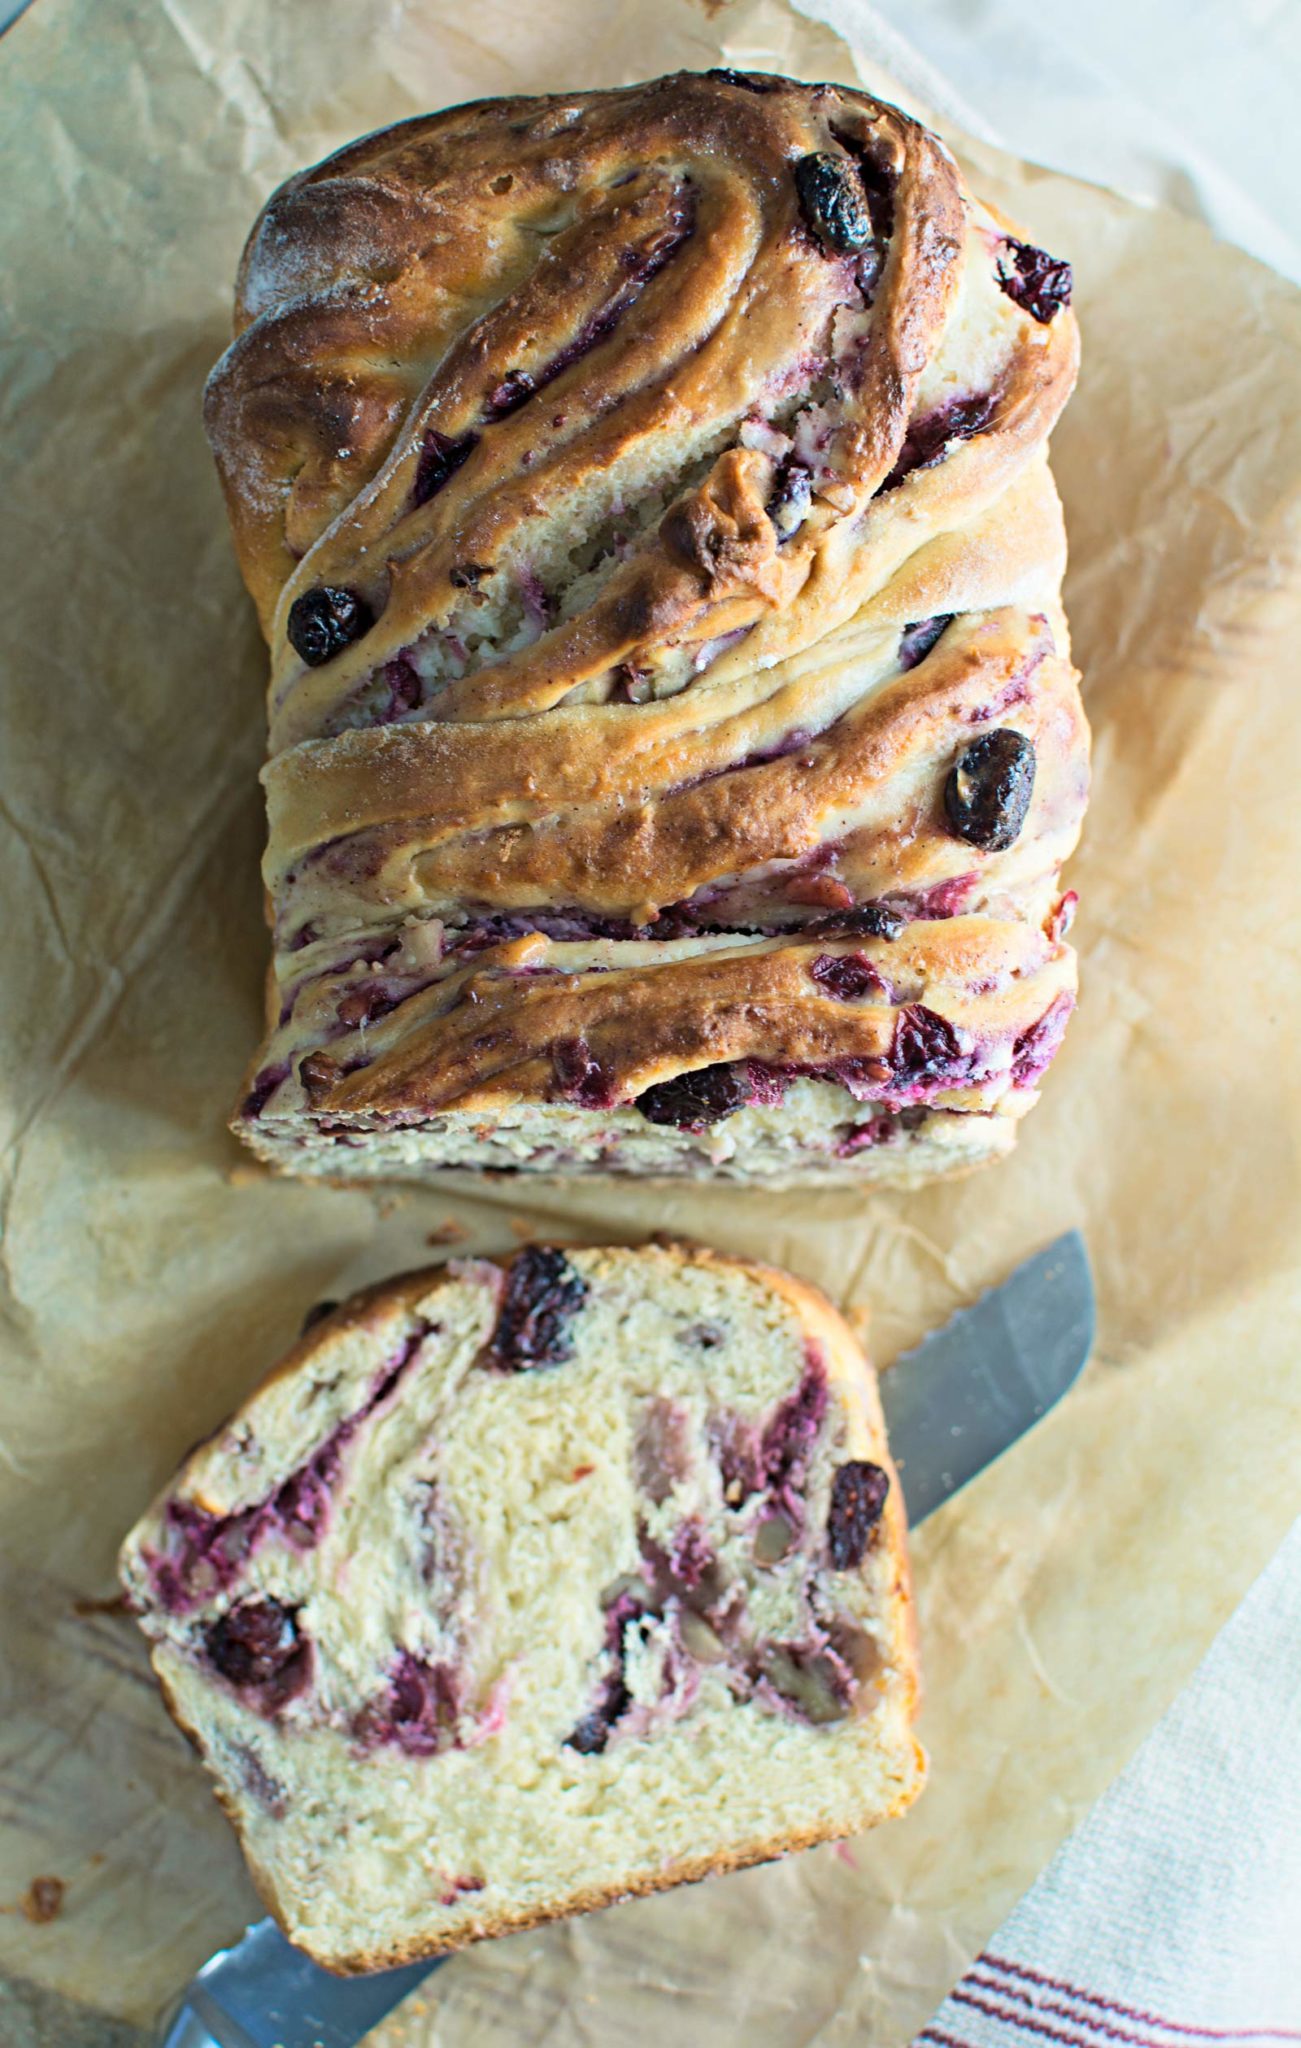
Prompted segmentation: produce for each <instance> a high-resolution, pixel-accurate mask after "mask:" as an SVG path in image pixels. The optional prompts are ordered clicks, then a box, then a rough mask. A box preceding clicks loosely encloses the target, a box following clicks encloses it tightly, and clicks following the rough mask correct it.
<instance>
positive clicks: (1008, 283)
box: [998, 235, 1073, 327]
mask: <svg viewBox="0 0 1301 2048" xmlns="http://www.w3.org/2000/svg"><path fill="white" fill-rule="evenodd" d="M1003 247H1004V249H1005V250H1006V251H1007V255H1006V256H1001V255H1000V257H999V259H998V282H999V284H1000V286H1001V287H1002V289H1003V290H1004V291H1005V292H1006V293H1007V296H1008V297H1009V299H1014V300H1015V302H1016V304H1017V305H1018V306H1020V308H1021V310H1022V312H1024V313H1028V314H1029V315H1030V317H1031V319H1032V320H1037V321H1038V322H1039V324H1040V326H1041V327H1046V326H1047V325H1048V322H1049V321H1050V320H1051V319H1052V318H1053V316H1054V314H1056V313H1060V312H1061V309H1062V307H1063V306H1069V305H1070V303H1071V286H1072V283H1073V279H1072V276H1071V266H1070V264H1069V263H1066V262H1064V261H1063V260H1062V258H1061V257H1060V256H1050V255H1049V254H1048V252H1047V250H1046V249H1034V248H1032V247H1031V246H1030V244H1029V242H1018V241H1017V240H1016V238H1015V237H1014V236H1012V235H1007V236H1005V237H1004V241H1003ZM1009 259H1010V260H1009Z"/></svg>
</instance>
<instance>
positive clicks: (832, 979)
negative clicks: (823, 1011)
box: [809, 953, 885, 1003]
mask: <svg viewBox="0 0 1301 2048" xmlns="http://www.w3.org/2000/svg"><path fill="white" fill-rule="evenodd" d="M809 973H810V974H811V975H812V976H813V979H814V981H816V982H817V983H818V985H819V987H820V988H824V989H825V990H826V991H827V994H828V995H829V996H833V997H834V998H835V1000H836V1002H838V1003H856V1002H859V1001H861V999H862V998H863V997H864V996H879V995H883V994H884V992H885V984H884V982H883V981H882V980H881V977H880V975H879V974H878V973H877V971H876V969H875V967H873V965H872V963H871V961H870V960H865V959H864V958H863V955H862V954H861V953H819V955H818V957H817V959H816V960H815V961H814V962H813V965H812V966H811V967H810V969H809Z"/></svg>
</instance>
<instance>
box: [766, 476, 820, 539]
mask: <svg viewBox="0 0 1301 2048" xmlns="http://www.w3.org/2000/svg"><path fill="white" fill-rule="evenodd" d="M812 503H813V475H812V472H811V471H810V470H808V469H807V468H806V467H805V465H804V464H803V463H802V462H795V461H794V460H792V458H791V457H790V456H789V455H788V456H787V458H786V460H785V461H784V462H783V463H782V465H781V468H780V469H779V470H778V472H777V477H776V483H775V488H774V490H773V494H772V497H771V498H770V499H769V501H768V517H769V518H770V519H771V521H772V523H773V525H774V526H775V527H776V529H777V538H778V539H779V540H789V539H790V537H791V535H792V534H793V533H795V532H797V531H798V529H799V528H800V527H801V526H803V524H804V521H805V520H806V519H807V518H808V516H809V506H810V505H811V504H812Z"/></svg>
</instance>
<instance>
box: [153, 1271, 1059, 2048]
mask: <svg viewBox="0 0 1301 2048" xmlns="http://www.w3.org/2000/svg"><path fill="white" fill-rule="evenodd" d="M1092 1344H1093V1276H1092V1274H1091V1273H1090V1271H1089V1259H1088V1253H1087V1252H1086V1251H1085V1248H1084V1240H1083V1238H1082V1237H1081V1236H1080V1233H1079V1231H1078V1230H1071V1231H1068V1232H1067V1233H1066V1235H1065V1236H1064V1237H1059V1238H1058V1239H1057V1240H1056V1242H1055V1243H1054V1244H1050V1245H1049V1246H1048V1247H1047V1248H1046V1250H1044V1251H1041V1252H1036V1253H1035V1255H1034V1257H1033V1258H1030V1259H1027V1260H1026V1261H1025V1262H1024V1264H1023V1265H1020V1266H1018V1267H1017V1269H1016V1271H1015V1272H1014V1273H1013V1274H1012V1275H1011V1276H1010V1277H1009V1278H1008V1279H1007V1280H1005V1281H1004V1282H1003V1283H1002V1285H1001V1286H1000V1287H994V1288H991V1289H990V1291H989V1293H988V1294H984V1295H982V1296H981V1298H980V1300H979V1301H976V1302H974V1303H973V1304H972V1306H971V1307H970V1308H964V1309H959V1311H958V1313H957V1314H956V1315H955V1316H953V1317H951V1318H950V1320H949V1321H948V1322H947V1323H945V1325H944V1327H943V1328H942V1329H939V1330H935V1331H932V1333H931V1335H930V1336H929V1337H925V1338H923V1340H922V1342H921V1343H920V1344H919V1345H917V1347H916V1349H915V1350H913V1351H909V1352H905V1353H904V1355H903V1357H902V1358H901V1359H898V1360H896V1361H895V1364H894V1365H892V1366H891V1367H890V1370H889V1371H888V1372H887V1373H885V1374H884V1375H883V1377H882V1381H881V1400H882V1404H883V1406H884V1408H885V1416H886V1427H887V1430H888V1433H889V1438H890V1451H891V1455H892V1456H893V1458H894V1461H895V1464H896V1466H897V1467H898V1470H899V1478H900V1481H901V1483H902V1485H903V1496H904V1502H905V1505H906V1506H907V1509H908V1521H909V1524H910V1525H911V1526H912V1527H913V1528H916V1526H917V1524H918V1523H919V1522H922V1521H924V1520H925V1518H926V1516H927V1515H929V1514H932V1513H933V1512H934V1510H935V1509H936V1508H938V1507H940V1506H941V1505H942V1504H943V1503H944V1502H945V1501H946V1500H949V1499H951V1498H952V1496H953V1495H954V1494H955V1493H957V1491H958V1490H959V1488H960V1487H963V1486H965V1485H966V1484H967V1482H968V1480H970V1479H974V1478H975V1476H976V1474H977V1473H978V1472H983V1471H984V1469H985V1467H986V1466H987V1465H991V1464H992V1463H993V1462H994V1460H995V1458H998V1457H1001V1456H1002V1454H1003V1452H1004V1451H1006V1450H1007V1449H1009V1448H1010V1446H1011V1445H1012V1444H1014V1443H1015V1442H1016V1441H1017V1439H1018V1437H1021V1436H1024V1435H1025V1432H1026V1431H1027V1430H1028V1429H1032V1428H1033V1427H1034V1424H1035V1423H1036V1422H1038V1421H1039V1419H1040V1417H1041V1416H1044V1415H1046V1414H1047V1413H1048V1410H1049V1409H1050V1408H1051V1407H1052V1406H1053V1405H1054V1403H1056V1402H1057V1401H1060V1400H1061V1398H1062V1395H1063V1394H1065V1393H1066V1392H1067V1391H1068V1389H1069V1388H1070V1387H1071V1386H1072V1385H1073V1384H1074V1382H1075V1380H1076V1378H1077V1377H1078V1375H1079V1373H1080V1371H1081V1369H1082V1367H1083V1365H1084V1362H1085V1360H1086V1359H1087V1357H1088V1355H1089V1351H1090V1349H1091V1347H1092ZM901 1367H902V1368H903V1369H902V1370H900V1368H901ZM450 1960H451V1958H450V1957H448V1956H437V1957H435V1958H434V1959H433V1960H432V1961H425V1962H419V1963H408V1964H407V1965H406V1966H405V1967H404V1968H403V1969H400V1970H381V1971H377V1972H376V1973H374V1974H373V1975H371V1976H368V1977H333V1976H331V1975H330V1973H329V1971H328V1970H322V1969H320V1968H319V1967H318V1965H317V1964H315V1963H314V1962H312V1961H311V1960H310V1958H309V1957H307V1956H305V1955H302V1954H300V1952H299V1951H298V1950H297V1949H296V1948H292V1947H291V1946H290V1944H289V1943H288V1942H287V1941H286V1940H285V1937H284V1935H283V1934H282V1933H281V1932H280V1929H279V1928H278V1927H277V1926H276V1924H275V1922H274V1921H273V1920H259V1921H258V1922H257V1924H256V1925H255V1926H253V1927H250V1928H249V1929H248V1930H247V1932H246V1933H245V1934H244V1936H243V1938H242V1939H241V1940H239V1941H237V1942H236V1943H235V1945H234V1947H233V1948H228V1949H219V1950H218V1951H217V1953H216V1954H215V1955H214V1956H211V1957H210V1958H209V1960H208V1961H207V1962H206V1963H205V1964H204V1966H203V1968H202V1969H201V1970H200V1971H199V1973H198V1975H197V1976H196V1977H195V1978H194V1979H193V1980H192V1982H191V1983H190V1984H189V1985H188V1986H187V1987H186V1989H185V1990H184V1992H182V1994H181V1997H180V2000H179V2002H178V2003H177V2004H175V2005H174V2006H173V2007H172V2008H171V2010H170V2016H169V2017H168V2018H167V2019H166V2020H165V2021H164V2024H163V2027H162V2030H161V2032H160V2033H159V2035H158V2048H356V2044H357V2043H358V2042H359V2041H361V2040H362V2038H363V2036H364V2035H366V2034H367V2033H369V2031H370V2029H371V2028H372V2027H377V2026H378V2025H379V2023H380V2021H381V2020H382V2019H383V2018H384V2017H385V2015H386V2014H387V2013H389V2012H391V2011H392V2009H393V2007H394V2006H395V2005H397V2004H398V2002H399V2001H400V2000H401V1999H403V1998H405V1997H406V1996H407V1994H408V1993H409V1992H411V1991H414V1990H415V1988H416V1986H417V1984H420V1983H423V1982H424V1980H425V1979H426V1978H427V1977H428V1976H429V1975H430V1974H431V1972H432V1971H434V1970H436V1969H438V1967H439V1965H440V1964H441V1963H443V1962H448V1961H450Z"/></svg>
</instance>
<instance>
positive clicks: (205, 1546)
mask: <svg viewBox="0 0 1301 2048" xmlns="http://www.w3.org/2000/svg"><path fill="white" fill-rule="evenodd" d="M428 1334H429V1331H428V1328H427V1326H426V1325H425V1324H423V1323H422V1324H421V1325H420V1326H419V1328H418V1329H417V1330H416V1331H415V1332H414V1333H413V1334H412V1335H411V1336H410V1337H409V1338H408V1339H407V1341H406V1343H405V1344H404V1345H403V1346H402V1349H401V1350H400V1351H399V1352H398V1353H397V1355H396V1356H395V1357H394V1358H392V1359H390V1360H389V1362H388V1364H387V1365H386V1366H385V1367H384V1369H383V1372H382V1373H381V1374H380V1375H379V1377H378V1379H377V1380H376V1381H375V1382H374V1383H373V1385H372V1388H371V1391H370V1394H369V1396H368V1398H367V1400H366V1402H365V1403H364V1405H363V1406H362V1407H361V1408H359V1409H358V1411H357V1413H356V1414H355V1415H349V1416H347V1417H345V1419H344V1420H343V1421H342V1422H341V1423H340V1424H339V1425H338V1427H337V1428H336V1429H334V1430H332V1431H331V1433H330V1435H329V1436H328V1437H327V1438H326V1439H325V1441H324V1443H322V1444H321V1445H319V1446H318V1448H317V1449H316V1450H315V1451H314V1452H313V1453H312V1455H311V1457H310V1458H308V1459H306V1460H305V1462H304V1463H303V1464H302V1465H300V1466H299V1467H298V1469H297V1470H296V1471H294V1472H291V1473H290V1475H289V1477H288V1478H287V1479H285V1480H283V1481H282V1482H281V1484H280V1485H279V1486H278V1487H277V1488H276V1490H275V1492H274V1493H273V1494H271V1495H270V1496H269V1498H268V1499H266V1500H264V1501H260V1502H258V1503H257V1504H256V1505H255V1506H253V1507H248V1508H241V1509H240V1510H239V1512H238V1513H236V1514H233V1515H210V1514H208V1513H207V1512H206V1511H205V1510H204V1509H203V1508H198V1507H196V1506H195V1505H194V1503H193V1501H185V1500H171V1501H169V1502H168V1504H167V1508H166V1512H165V1514H164V1517H163V1532H164V1548H163V1549H162V1551H146V1552H145V1554H144V1561H145V1564H146V1566H147V1567H148V1571H149V1577H150V1581H151V1585H152V1589H153V1594H154V1598H155V1599H156V1600H157V1602H158V1604H159V1606H160V1607H162V1608H164V1609H165V1610H166V1611H167V1612H168V1613H169V1614H186V1613H188V1612H189V1611H190V1610H191V1609H192V1608H194V1607H197V1606H199V1605H200V1604H201V1603H202V1602H203V1601H204V1600H207V1599H210V1598H211V1597H212V1596H213V1595H214V1594H217V1593H224V1592H225V1591H226V1590H227V1589H228V1588H229V1587H230V1586H232V1585H234V1583H235V1581H236V1580H237V1579H238V1578H239V1577H240V1575H241V1573H242V1572H243V1570H244V1568H245V1566H246V1565H247V1564H248V1562H249V1560H250V1559H251V1557H252V1555H253V1553H254V1551H255V1550H256V1549H257V1548H258V1547H259V1545H260V1544H262V1543H263V1542H265V1541H266V1540H267V1538H268V1537H278V1538H279V1540H280V1541H281V1542H284V1543H289V1544H292V1545H293V1547H294V1549H295V1550H312V1549H314V1548H315V1546H316V1545H317V1544H318V1543H319V1542H320V1540H321V1537H322V1536H323V1535H324V1533H325V1530H326V1527H327V1526H328V1523H329V1518H330V1504H331V1497H332V1492H333V1488H334V1485H335V1482H336V1480H337V1478H338V1472H339V1465H340V1462H341V1459H342V1456H343V1451H344V1448H345V1446H346V1445H347V1444H348V1442H349V1440H350V1439H351V1438H352V1437H353V1436H354V1435H355V1434H356V1432H357V1430H358V1428H359V1427H360V1426H361V1424H362V1423H363V1422H364V1421H365V1420H366V1418H367V1417H368V1416H369V1415H371V1414H372V1413H373V1411H374V1410H375V1409H376V1408H378V1407H379V1406H380V1404H381V1402H383V1401H385V1400H387V1399H388V1397H389V1395H390V1394H391V1393H392V1392H393V1391H394V1389H395V1388H396V1386H397V1384H398V1382H399V1380H400V1379H401V1378H402V1375H403V1373H404V1372H405V1371H406V1369H407V1367H408V1366H409V1365H410V1363H411V1361H412V1360H413V1358H414V1357H415V1355H416V1353H417V1351H418V1350H419V1348H420V1346H421V1344H422V1343H423V1342H424V1340H425V1338H426V1336H427V1335H428Z"/></svg>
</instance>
